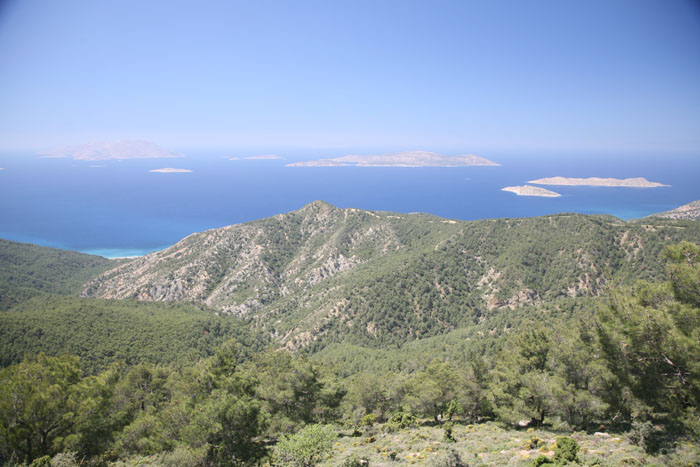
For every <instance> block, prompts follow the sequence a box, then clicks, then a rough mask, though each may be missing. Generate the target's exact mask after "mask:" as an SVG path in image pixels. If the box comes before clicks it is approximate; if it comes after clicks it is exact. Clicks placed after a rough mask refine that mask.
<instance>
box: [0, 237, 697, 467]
mask: <svg viewBox="0 0 700 467" xmlns="http://www.w3.org/2000/svg"><path fill="white" fill-rule="evenodd" d="M664 258H665V260H664V262H665V268H664V271H665V273H664V276H665V278H666V280H665V281H657V282H644V281H641V282H638V283H637V284H636V285H634V286H633V287H622V288H616V289H613V290H612V293H611V296H610V298H609V302H608V303H607V304H606V305H604V306H599V307H597V309H595V310H594V311H593V314H588V311H589V310H588V309H587V308H583V309H577V306H578V305H579V304H580V303H581V302H580V301H579V300H577V299H569V300H570V301H569V302H568V303H569V305H570V306H569V307H559V306H557V307H554V308H552V307H543V306H533V305H529V306H528V307H524V308H516V309H512V310H511V309H507V310H502V311H503V312H504V315H503V316H505V315H506V314H508V313H512V314H513V315H512V316H510V318H508V317H506V318H505V319H508V320H510V319H513V320H514V321H512V322H513V323H517V326H514V327H513V328H512V329H511V330H510V331H509V332H505V331H504V332H503V334H501V335H500V336H499V335H496V334H493V335H490V336H489V337H486V336H481V334H483V329H480V328H479V326H478V325H477V326H476V328H475V329H473V330H470V329H469V328H468V327H465V328H463V329H462V330H461V331H460V330H458V331H453V332H452V333H449V334H447V335H445V336H436V337H433V338H429V339H425V340H423V341H422V342H420V341H418V340H414V341H412V342H411V343H408V344H406V349H407V350H408V351H407V352H404V351H403V350H394V351H392V350H390V349H385V350H383V351H385V352H386V357H387V361H388V362H389V364H388V365H387V366H383V367H374V368H372V367H371V366H365V367H362V368H358V367H355V368H353V367H350V368H349V371H347V372H345V373H342V372H338V371H337V370H338V369H342V368H343V367H344V366H345V364H344V363H343V362H341V361H339V360H338V359H336V360H335V361H334V362H333V363H332V364H325V365H324V364H321V365H320V364H318V363H315V362H314V361H312V360H310V359H308V358H307V357H305V356H304V355H301V354H299V353H297V354H292V353H291V352H288V351H286V350H283V349H278V350H267V351H260V352H253V351H251V349H250V348H246V347H245V345H241V344H239V343H236V342H233V341H229V342H226V343H224V344H223V345H221V346H220V347H219V348H218V350H217V351H216V353H215V354H214V355H213V356H211V357H208V358H204V359H201V360H199V361H198V362H196V363H193V364H190V363H186V364H184V365H183V364H180V362H178V363H177V364H174V365H173V364H171V365H167V366H161V365H158V366H154V365H149V364H145V363H138V364H131V365H125V364H123V363H119V362H115V363H114V364H112V365H111V366H109V368H107V369H106V370H104V371H102V372H100V373H99V374H97V375H94V376H82V375H81V371H80V363H79V360H78V359H77V358H75V357H70V356H63V357H51V356H46V355H45V354H38V355H34V356H26V357H25V358H24V359H23V360H22V362H20V363H19V364H17V365H12V366H9V367H7V368H5V369H3V370H2V371H0V461H2V462H4V463H8V464H10V465H13V464H15V463H22V462H25V463H30V462H33V464H32V465H35V466H38V465H70V466H75V465H85V464H87V465H115V466H117V465H163V466H165V465H192V466H196V465H201V466H214V465H271V466H290V465H293V466H312V465H329V466H330V465H344V466H356V465H387V464H391V465H393V464H394V463H398V464H414V463H416V462H428V463H430V465H436V466H459V465H469V464H471V463H475V465H506V464H508V465H520V466H526V465H527V466H541V465H545V464H550V465H590V466H594V465H595V466H602V465H644V464H656V465H687V466H690V465H697V463H698V462H700V450H698V448H697V442H698V440H700V424H699V423H698V407H699V406H700V393H699V392H698V389H697V388H698V387H700V343H699V342H700V341H698V336H699V335H700V308H699V306H700V287H699V286H698V284H700V247H698V246H697V245H694V244H691V243H687V242H686V243H681V244H679V245H675V246H669V247H667V248H666V249H665V250H664ZM591 300H595V299H591ZM124 306H126V307H130V306H133V307H134V308H135V309H136V310H137V309H138V308H139V307H145V308H146V309H148V308H149V307H151V306H153V304H141V305H136V304H135V302H128V301H127V302H124ZM159 306H167V305H159ZM176 309H177V306H175V308H174V310H176ZM525 311H527V313H525ZM526 314H527V315H533V314H538V317H536V318H535V319H533V318H532V316H526ZM458 332H461V334H457V333H458ZM450 334H454V335H453V336H450ZM489 334H491V333H489ZM477 336H480V337H483V338H484V339H483V340H482V341H481V345H470V344H469V342H470V341H472V339H474V338H476V337H477ZM83 337H84V336H78V339H81V338H83ZM41 338H42V337H41V336H37V339H39V340H41ZM460 341H461V345H463V347H460ZM92 344H93V343H90V344H89V345H92ZM138 344H139V343H138V342H136V343H134V345H138ZM423 344H425V346H424V347H423V349H424V351H425V352H426V355H425V357H424V358H423V359H420V360H418V361H416V362H411V361H410V358H411V356H412V355H415V354H414V353H412V351H411V350H410V349H411V347H412V346H414V345H419V346H420V345H423ZM127 345H128V344H127ZM336 350H338V353H337V354H336V356H340V355H342V354H343V353H345V352H353V351H355V349H354V348H353V347H352V346H348V345H347V344H346V347H345V350H343V349H340V348H337V349H336ZM414 350H415V349H414ZM166 351H167V350H166ZM360 352H361V350H360ZM431 352H432V353H433V355H430V353H431ZM430 356H434V357H436V358H433V359H432V360H429V361H428V360H427V358H429V357H430ZM140 357H142V356H141V355H137V356H136V358H140ZM452 357H457V358H454V359H453V358H452ZM402 360H403V362H404V365H403V366H402V365H400V364H399V365H398V366H397V365H396V363H399V362H401V361H402ZM350 361H351V362H352V359H351V360H350ZM391 362H394V363H391ZM132 363H134V362H132Z"/></svg>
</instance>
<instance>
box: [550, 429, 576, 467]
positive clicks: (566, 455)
mask: <svg viewBox="0 0 700 467" xmlns="http://www.w3.org/2000/svg"><path fill="white" fill-rule="evenodd" d="M577 461H578V443H577V442H576V440H575V439H574V438H570V437H568V436H562V437H559V438H557V447H556V449H554V462H555V463H557V464H564V465H565V464H567V463H569V462H577Z"/></svg>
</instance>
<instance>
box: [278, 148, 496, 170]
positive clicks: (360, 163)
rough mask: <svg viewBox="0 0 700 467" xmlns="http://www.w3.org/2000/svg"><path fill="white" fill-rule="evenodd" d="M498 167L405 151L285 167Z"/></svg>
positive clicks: (469, 157) (482, 160) (469, 158)
mask: <svg viewBox="0 0 700 467" xmlns="http://www.w3.org/2000/svg"><path fill="white" fill-rule="evenodd" d="M473 165H478V166H500V165H501V164H497V163H496V162H493V161H490V160H488V159H486V158H484V157H480V156H475V155H473V154H469V155H465V156H443V155H440V154H437V153H434V152H428V151H405V152H400V153H397V154H381V155H370V156H358V155H350V156H342V157H334V158H330V159H318V160H312V161H303V162H293V163H291V164H287V167H465V166H473Z"/></svg>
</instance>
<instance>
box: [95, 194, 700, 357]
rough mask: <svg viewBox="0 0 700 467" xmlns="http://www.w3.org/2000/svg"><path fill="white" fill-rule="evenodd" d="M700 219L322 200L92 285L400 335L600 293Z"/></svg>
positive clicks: (693, 236) (279, 322)
mask: <svg viewBox="0 0 700 467" xmlns="http://www.w3.org/2000/svg"><path fill="white" fill-rule="evenodd" d="M680 240H690V241H695V242H700V223H691V224H688V223H687V222H686V223H684V224H678V223H676V222H675V221H670V220H660V219H655V220H654V221H653V222H650V223H645V222H640V221H637V222H636V223H625V222H622V221H619V220H618V219H615V218H612V217H606V216H583V215H575V214H561V215H555V216H546V217H538V218H529V219H494V220H483V221H474V222H463V221H453V220H446V219H442V218H438V217H435V216H429V215H425V214H395V213H387V212H372V211H362V210H358V209H339V208H336V207H333V206H331V205H329V204H327V203H323V202H318V201H317V202H314V203H311V204H309V205H307V206H305V207H304V208H302V209H300V210H298V211H294V212H290V213H287V214H281V215H278V216H274V217H271V218H268V219H262V220H259V221H254V222H249V223H245V224H239V225H232V226H229V227H224V228H221V229H215V230H209V231H206V232H201V233H197V234H193V235H190V236H189V237H187V238H185V239H183V240H182V241H180V242H178V243H177V244H175V245H173V246H172V247H170V248H168V249H166V250H163V251H160V252H155V253H152V254H149V255H147V256H144V257H142V258H138V259H135V260H133V261H131V262H129V263H126V264H123V265H121V266H119V267H117V268H115V269H112V270H110V271H108V272H106V273H104V274H102V275H100V276H99V277H97V278H96V279H94V280H92V281H91V282H89V283H88V284H87V286H86V287H85V289H84V291H83V296H89V297H100V298H137V299H139V300H146V301H191V302H197V303H203V304H206V305H208V306H210V307H213V308H215V309H217V310H219V311H221V312H225V313H234V314H236V315H239V316H243V317H245V318H247V319H249V320H250V322H251V323H252V324H253V325H255V326H257V327H259V328H260V329H263V330H265V331H266V332H267V333H269V335H270V336H272V337H273V338H275V339H276V340H277V341H278V342H279V343H280V344H281V345H287V346H289V347H293V348H298V347H303V346H306V345H309V344H311V343H314V342H316V341H323V340H325V341H351V342H357V343H362V344H363V345H369V346H372V345H377V346H379V345H387V344H393V343H399V342H405V341H406V340H410V339H414V338H421V337H427V336H431V335H437V334H440V333H442V332H446V331H448V330H451V329H455V328H456V327H459V326H462V325H464V324H465V323H469V322H478V321H479V320H482V319H484V318H485V317H488V316H489V315H490V314H492V313H494V312H498V311H499V310H502V309H514V308H518V307H522V306H525V305H539V304H542V303H548V302H553V301H556V300H560V299H577V298H578V297H595V296H597V295H599V294H600V293H602V292H603V291H604V290H605V287H606V283H607V281H609V280H611V279H614V280H619V281H623V282H624V281H628V282H631V281H635V280H637V279H645V278H647V279H656V278H658V277H661V276H662V271H661V270H660V267H659V266H658V255H659V253H660V251H661V249H662V248H663V245H665V244H668V243H673V242H676V241H680Z"/></svg>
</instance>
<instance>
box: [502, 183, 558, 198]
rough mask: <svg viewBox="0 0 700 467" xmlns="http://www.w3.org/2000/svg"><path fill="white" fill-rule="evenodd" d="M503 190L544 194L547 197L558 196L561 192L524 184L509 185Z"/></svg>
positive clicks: (534, 194) (520, 193)
mask: <svg viewBox="0 0 700 467" xmlns="http://www.w3.org/2000/svg"><path fill="white" fill-rule="evenodd" d="M501 191H510V192H511V193H515V194H516V195H518V196H543V197H545V198H558V197H559V196H561V195H560V194H559V193H557V192H555V191H551V190H547V189H546V188H541V187H538V186H530V185H522V186H507V187H505V188H501Z"/></svg>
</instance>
